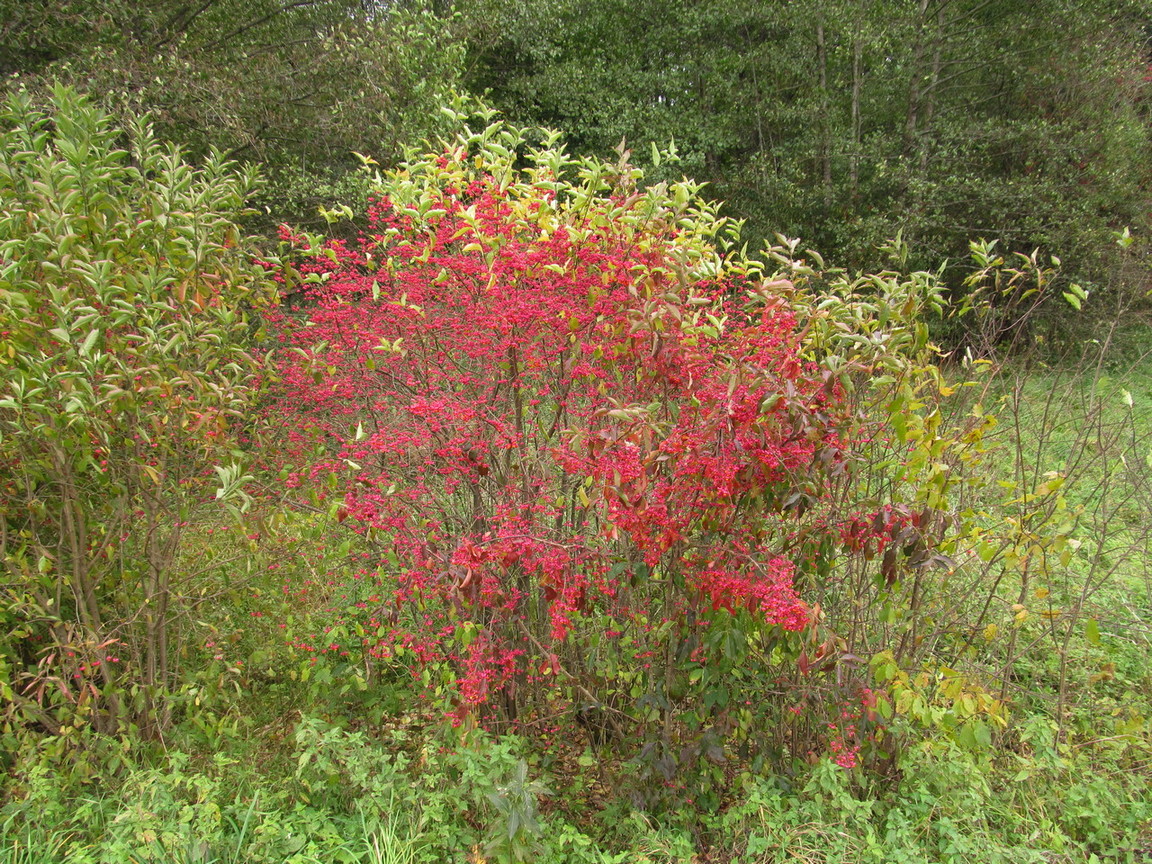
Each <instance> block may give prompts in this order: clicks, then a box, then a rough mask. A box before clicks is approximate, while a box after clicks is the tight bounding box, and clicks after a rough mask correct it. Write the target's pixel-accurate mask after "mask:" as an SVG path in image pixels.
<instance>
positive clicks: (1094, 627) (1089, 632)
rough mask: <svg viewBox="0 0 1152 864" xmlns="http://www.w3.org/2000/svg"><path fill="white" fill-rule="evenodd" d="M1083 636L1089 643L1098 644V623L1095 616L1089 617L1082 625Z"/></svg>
mask: <svg viewBox="0 0 1152 864" xmlns="http://www.w3.org/2000/svg"><path fill="white" fill-rule="evenodd" d="M1084 638H1085V639H1087V640H1088V643H1089V644H1090V645H1099V644H1100V625H1099V624H1097V623H1096V619H1095V618H1089V619H1088V622H1087V623H1086V624H1085V625H1084Z"/></svg>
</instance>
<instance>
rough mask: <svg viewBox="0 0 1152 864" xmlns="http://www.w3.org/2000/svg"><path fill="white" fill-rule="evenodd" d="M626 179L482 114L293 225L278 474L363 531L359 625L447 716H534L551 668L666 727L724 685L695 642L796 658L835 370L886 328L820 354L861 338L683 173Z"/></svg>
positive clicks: (846, 437) (825, 484)
mask: <svg viewBox="0 0 1152 864" xmlns="http://www.w3.org/2000/svg"><path fill="white" fill-rule="evenodd" d="M525 151H527V155H526V156H525V155H523V154H524V153H525ZM517 153H520V154H522V155H521V156H520V157H519V158H520V159H521V160H522V161H523V163H524V164H525V166H526V167H523V168H520V167H517V166H518V164H519V162H518V160H517V156H516V154H517ZM625 155H626V154H625ZM638 179H639V172H638V171H637V170H636V169H634V168H632V167H631V166H630V165H629V164H628V163H627V161H626V159H625V158H622V159H621V161H620V163H619V164H617V165H615V166H610V165H606V164H602V163H599V162H595V161H590V160H583V161H576V160H572V159H570V158H568V157H567V156H565V155H564V154H563V153H562V152H561V151H559V150H557V149H555V148H554V147H552V146H551V145H550V144H548V145H545V146H543V147H541V148H539V149H530V148H528V147H527V145H526V143H525V140H524V138H523V136H522V135H521V134H520V133H517V132H515V131H514V130H510V129H507V128H505V127H503V126H502V125H499V124H496V125H494V126H492V127H490V128H489V129H488V130H487V131H486V132H484V133H483V134H481V135H472V136H463V137H462V138H461V139H460V140H459V141H458V142H457V143H456V144H455V145H453V146H452V147H449V148H447V149H446V150H445V151H444V152H442V153H441V154H439V155H435V156H429V157H426V158H425V159H423V160H421V161H416V162H413V163H410V164H409V165H407V166H405V167H404V169H402V170H401V171H399V172H396V173H395V174H392V175H390V176H388V177H387V178H382V179H379V182H378V188H379V196H378V198H376V199H375V201H374V203H373V204H372V206H371V209H370V212H369V213H368V229H367V231H366V232H365V233H364V234H363V235H362V236H361V237H360V238H359V239H358V240H357V241H356V242H342V241H330V242H327V243H323V244H322V243H320V242H319V241H316V240H314V239H309V238H304V237H293V236H292V235H291V234H290V232H287V230H285V239H288V240H291V241H294V242H295V243H296V244H297V245H298V247H299V248H301V249H303V250H304V251H305V252H306V258H305V263H304V264H303V265H302V266H301V268H300V269H301V271H302V272H303V273H305V274H306V278H305V280H304V282H303V284H302V285H301V288H300V291H299V292H298V299H299V302H298V304H297V307H296V310H295V311H290V310H287V309H286V310H283V312H282V315H281V317H280V320H279V321H278V322H277V325H278V326H279V328H280V333H281V339H282V341H283V344H284V346H285V349H286V350H285V351H284V352H283V354H282V358H283V360H282V367H281V371H282V386H283V397H282V400H281V402H280V404H279V405H278V406H277V412H278V416H279V417H281V418H282V420H283V422H284V428H285V438H286V439H287V440H290V441H291V442H292V448H293V449H294V452H295V454H296V456H297V457H298V458H299V459H300V460H301V461H300V462H299V465H298V470H297V471H296V472H295V473H294V474H293V475H292V482H293V483H297V484H308V483H311V482H314V481H315V482H319V483H321V484H323V483H325V482H326V483H327V484H328V486H327V487H326V491H325V492H324V493H322V494H325V495H326V494H331V493H334V494H335V496H336V500H335V501H333V502H332V506H333V509H334V512H335V514H336V517H337V518H339V519H341V520H348V521H347V523H346V524H354V525H355V526H356V528H357V530H359V531H361V532H362V533H363V534H364V535H365V536H366V537H367V538H368V539H369V540H370V541H372V542H373V543H374V544H376V545H377V546H378V547H379V548H380V551H381V561H382V564H381V568H380V579H381V584H382V585H383V586H384V587H385V589H386V590H385V592H384V594H385V596H386V598H387V601H386V602H385V604H384V607H383V608H382V609H380V610H379V611H378V612H376V613H375V614H374V615H373V617H372V618H371V621H370V623H371V624H372V625H374V626H373V627H372V628H370V630H369V632H370V633H373V634H375V635H371V636H369V637H368V638H367V641H366V646H365V647H366V649H367V650H368V651H369V652H370V653H372V654H374V655H375V656H377V657H381V658H385V657H392V656H394V655H400V656H402V657H403V658H412V661H413V668H414V669H415V670H416V671H417V672H418V673H419V674H422V675H423V676H424V679H425V681H427V682H428V683H429V684H430V685H431V686H432V687H436V686H439V687H440V688H441V691H442V692H443V693H444V694H445V695H446V696H447V697H448V698H449V699H450V700H451V704H452V705H453V709H452V710H453V712H454V714H455V715H456V716H458V717H460V716H463V715H465V714H469V713H473V714H476V715H478V716H479V717H480V718H481V719H485V720H489V721H492V720H500V719H504V720H515V719H517V718H520V719H524V716H525V708H526V707H529V708H530V709H531V710H532V711H533V712H535V714H536V715H538V716H542V714H543V707H542V706H543V705H544V702H543V701H541V700H542V699H543V698H544V697H545V695H546V694H548V693H555V692H557V689H559V690H560V691H562V692H564V693H565V694H567V696H568V697H570V698H571V699H572V700H573V701H574V702H576V703H578V704H580V703H582V704H584V705H585V706H586V707H587V706H593V707H595V708H597V709H598V710H603V711H604V712H610V713H611V714H613V715H618V718H616V717H613V718H609V719H611V720H612V721H613V723H614V724H615V723H616V721H617V719H618V720H619V722H620V723H628V724H633V725H635V724H641V725H643V724H645V723H657V721H659V723H658V724H657V725H659V726H660V727H661V729H662V734H663V737H664V739H665V741H666V743H668V741H667V739H668V738H669V736H670V735H671V734H672V731H671V730H672V725H673V716H674V715H677V722H681V721H682V720H683V715H682V709H683V708H684V707H685V706H687V707H688V708H690V709H692V710H694V711H695V715H694V716H695V717H696V721H695V722H696V725H697V726H698V727H703V725H704V724H705V723H708V722H711V721H710V718H714V716H715V715H716V714H717V712H720V711H722V710H723V709H724V708H725V705H726V704H727V702H728V700H729V695H723V696H722V697H721V696H720V695H717V692H718V691H717V689H716V686H715V682H711V683H709V680H708V676H707V675H706V674H704V673H703V672H702V671H701V670H702V669H703V668H704V667H706V666H707V665H708V664H709V663H711V662H712V661H713V659H715V658H716V657H717V656H719V655H724V654H725V653H726V652H727V653H728V654H729V655H731V656H729V657H728V659H729V660H735V659H736V658H735V657H734V655H732V652H733V651H736V652H743V654H747V652H748V647H747V646H749V645H752V644H753V643H755V644H757V645H759V646H760V648H761V649H762V650H763V651H764V653H763V654H762V655H761V657H762V659H763V660H764V662H769V659H770V657H769V655H772V645H773V644H774V645H776V646H777V647H779V649H780V651H783V652H784V653H783V655H781V654H779V652H778V653H777V655H776V658H775V660H774V661H772V662H777V661H779V659H780V657H781V656H783V657H785V658H788V657H790V658H791V660H790V662H793V663H794V661H795V657H796V655H797V652H798V651H799V648H800V642H801V640H800V638H799V637H789V636H788V634H789V633H795V632H796V631H803V630H804V629H805V628H806V627H808V626H809V624H810V623H811V622H812V621H813V616H812V614H811V610H810V608H809V606H808V605H807V604H806V603H805V601H804V598H803V596H802V593H803V592H802V591H801V590H800V589H799V587H798V585H797V582H796V575H797V565H798V563H800V559H801V557H803V556H804V555H807V554H809V551H810V550H809V547H810V545H811V544H807V543H806V542H804V536H806V535H805V534H804V532H803V531H801V530H799V528H800V526H801V525H809V526H810V525H813V524H816V523H817V522H819V521H820V519H821V518H823V519H824V520H825V521H826V519H827V517H826V515H825V516H824V517H819V515H818V514H820V513H821V512H822V509H821V502H822V501H824V500H825V496H826V495H827V491H828V489H829V488H830V487H829V479H830V478H835V477H837V476H840V477H844V476H847V472H848V462H849V456H848V452H847V451H848V450H849V449H850V447H851V444H852V441H851V434H852V433H851V429H852V428H854V427H853V426H852V424H851V421H852V415H851V411H850V410H849V408H848V404H849V403H848V401H847V400H846V399H845V391H844V383H845V382H848V383H850V379H851V378H852V376H853V374H854V373H856V372H859V371H860V369H861V368H865V366H866V364H865V363H864V362H863V361H862V360H861V358H863V357H864V356H865V355H868V362H869V363H871V362H873V360H874V354H875V351H874V350H873V348H867V350H865V349H860V348H857V349H854V350H853V351H848V350H841V351H839V352H838V353H837V352H836V351H835V346H836V344H837V340H838V339H842V338H843V339H848V338H851V339H855V338H856V336H857V335H859V333H854V332H851V328H850V327H848V326H846V325H843V321H841V320H840V319H836V318H834V316H833V315H832V313H830V312H827V311H818V310H817V309H816V308H815V305H814V303H815V301H814V300H812V299H811V298H809V297H808V296H807V295H806V294H803V292H802V291H801V289H800V288H799V287H797V285H796V284H794V281H792V280H790V279H788V278H784V277H783V276H779V275H777V276H766V275H765V271H764V269H763V267H762V266H761V265H759V264H757V263H755V262H750V261H748V260H746V259H745V258H743V257H742V256H741V255H738V254H734V253H732V252H725V251H721V250H722V249H723V248H724V242H723V241H724V236H725V231H726V225H725V223H724V220H723V219H720V218H718V216H717V214H716V211H715V208H714V207H713V206H712V205H709V204H707V203H705V202H703V201H702V200H701V199H700V198H699V197H698V196H697V191H698V190H697V187H695V186H694V185H692V184H691V183H689V182H685V183H682V184H678V185H675V186H672V187H670V188H669V187H666V186H664V185H661V186H656V187H650V188H647V189H641V188H639V187H638V186H637V183H636V181H637V180H638ZM790 269H791V272H792V273H793V274H794V275H797V276H802V275H803V274H805V273H808V272H810V271H806V270H804V269H803V268H802V267H800V266H799V265H790ZM838 308H840V309H848V308H851V309H853V310H855V313H856V314H857V315H859V308H857V307H855V306H851V304H849V303H848V302H847V301H843V302H841V303H840V306H839V307H838ZM799 309H803V310H804V320H801V318H800V317H799V315H798V312H797V310H799ZM842 317H843V316H842ZM814 322H816V324H817V325H818V326H816V327H815V328H813V323H814ZM838 322H839V323H838ZM832 325H835V326H832ZM830 328H831V329H830ZM837 328H839V329H837ZM863 329H865V328H862V330H863ZM894 332H898V333H900V334H903V335H900V336H899V337H898V338H893V339H891V340H888V341H885V342H883V343H882V344H883V345H884V349H883V350H885V351H898V347H897V349H893V348H892V345H897V346H898V344H899V343H900V342H901V339H904V338H905V337H906V336H907V333H905V332H904V331H903V330H899V328H896V327H895V326H893V327H891V328H889V335H891V333H894ZM908 338H909V339H911V337H908ZM868 344H870V343H868V341H867V339H865V346H867V345H868ZM876 344H877V345H879V344H881V343H880V342H877V343H876ZM873 347H874V346H873ZM869 352H871V353H869ZM833 354H835V362H824V361H825V360H826V358H827V357H829V356H832V355H833ZM893 356H895V355H894V354H893ZM814 520H815V521H814ZM857 521H858V522H859V525H856V526H855V527H852V528H851V529H848V528H845V529H843V531H842V532H840V533H845V536H850V537H851V539H852V541H853V542H857V541H859V540H860V538H861V532H863V531H867V530H868V528H867V526H870V525H871V524H872V521H873V520H872V518H871V516H860V517H859V518H858V520H857ZM853 524H854V525H855V523H853ZM885 524H887V523H885ZM822 534H828V535H829V536H832V535H833V534H835V535H836V536H837V538H838V536H839V533H837V532H836V531H835V530H833V529H829V530H828V531H822ZM839 548H840V546H839V545H837V546H836V550H839ZM734 621H738V622H739V625H740V632H741V634H742V635H741V636H740V644H739V645H738V646H736V647H735V648H734V647H732V646H733V643H732V642H731V641H730V640H731V639H732V638H734V637H730V636H729V637H725V639H721V640H719V641H718V640H717V639H716V638H715V634H716V633H720V632H725V633H727V632H729V631H730V630H731V626H732V622H734ZM716 622H721V629H720V630H714V629H712V632H713V636H712V637H709V636H708V632H709V631H710V629H711V628H712V627H713V625H714V624H715V623H716ZM805 638H807V637H805ZM789 639H791V641H789ZM726 640H728V641H726ZM430 670H432V672H433V674H431V675H429V671H430ZM437 673H438V674H437ZM541 682H549V683H558V684H560V685H561V687H560V688H556V687H550V688H540V687H537V686H532V685H536V684H539V683H541ZM702 682H703V683H702ZM706 688H711V689H706ZM693 690H694V691H695V692H694V693H693V692H690V691H693ZM725 692H727V691H725ZM693 696H695V699H694V700H693V698H692V697H693ZM610 697H611V698H610ZM616 728H617V731H619V726H618V725H617V726H616Z"/></svg>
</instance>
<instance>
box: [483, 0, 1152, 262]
mask: <svg viewBox="0 0 1152 864" xmlns="http://www.w3.org/2000/svg"><path fill="white" fill-rule="evenodd" d="M482 15H483V17H484V19H485V20H489V21H494V22H497V23H494V24H491V25H488V26H483V25H480V24H476V25H474V28H473V29H472V30H471V31H470V45H471V49H470V50H471V55H472V62H471V64H470V67H469V68H470V73H469V79H468V80H469V82H470V84H471V85H472V86H473V87H474V88H477V89H488V90H490V91H491V94H492V98H493V99H494V100H495V101H496V102H497V104H498V105H499V106H501V107H503V108H505V109H506V110H507V111H508V112H509V113H510V114H511V116H512V117H514V118H518V119H523V120H526V121H528V120H530V121H533V122H542V123H546V124H550V125H553V126H555V127H557V128H561V129H564V130H566V131H567V132H568V133H569V134H570V136H571V137H570V140H571V141H572V144H573V146H574V147H575V148H576V149H578V150H592V151H596V152H601V153H604V152H607V151H608V150H609V148H611V147H614V146H615V145H616V144H617V143H618V142H619V141H620V139H621V137H625V138H627V139H628V140H629V142H631V143H632V144H643V143H644V142H646V141H647V140H649V139H654V140H656V141H658V142H666V141H668V140H669V139H671V138H673V137H674V138H675V140H676V142H677V144H678V146H679V148H680V151H681V153H682V155H683V158H684V165H683V168H682V170H684V171H686V172H687V173H689V174H691V175H693V176H695V177H696V178H697V179H700V180H705V181H708V182H710V183H711V184H712V185H711V189H712V191H713V194H714V195H716V196H717V197H718V198H722V199H724V200H726V201H727V202H728V208H729V209H728V211H727V212H729V213H731V214H732V215H734V216H737V217H741V218H746V219H747V220H748V226H747V229H746V231H745V236H746V238H747V239H750V240H751V241H753V243H755V242H758V241H760V240H761V239H762V238H764V237H771V236H772V235H773V234H774V233H776V232H783V233H786V234H788V235H789V236H802V237H804V238H805V240H806V241H811V242H812V243H814V244H815V245H817V246H818V247H819V248H821V249H823V250H824V251H825V252H826V254H830V255H832V256H834V257H835V258H836V259H837V260H838V261H839V262H841V263H845V264H847V265H848V266H850V267H853V268H867V267H874V266H879V265H880V264H882V263H883V262H882V261H881V260H880V257H881V255H880V253H879V252H878V247H879V246H880V245H881V244H882V242H883V241H884V240H885V238H888V237H892V236H895V235H896V233H897V232H899V231H902V232H903V234H904V236H905V238H911V239H914V241H915V242H914V243H913V244H912V247H913V248H914V249H915V253H914V257H915V258H916V259H917V260H916V261H914V262H913V263H915V264H919V265H931V266H933V267H935V266H938V265H939V264H940V263H941V262H943V261H944V260H946V259H953V260H956V259H958V258H964V257H966V255H967V249H968V242H969V240H970V239H973V238H975V237H979V236H986V237H999V238H1001V239H1002V241H1003V242H1004V243H1005V244H1007V247H1008V248H1010V249H1012V250H1019V251H1024V252H1031V250H1032V249H1033V248H1034V247H1036V246H1040V247H1043V248H1045V249H1047V250H1049V251H1050V252H1057V253H1059V254H1060V255H1061V256H1062V257H1063V258H1064V263H1065V267H1066V268H1067V269H1068V270H1069V272H1070V273H1071V274H1072V275H1074V276H1075V277H1077V278H1080V279H1081V280H1089V281H1093V280H1094V281H1095V282H1097V283H1102V282H1103V281H1105V278H1106V277H1105V275H1104V274H1105V273H1106V272H1107V270H1108V269H1109V268H1110V267H1113V266H1114V265H1115V264H1116V259H1115V256H1114V255H1113V253H1112V252H1110V251H1109V250H1110V249H1112V246H1111V244H1109V243H1107V242H1106V241H1107V239H1108V237H1109V234H1110V232H1111V231H1113V230H1115V229H1117V228H1118V227H1120V226H1123V225H1131V226H1132V227H1133V228H1134V229H1137V228H1140V227H1143V226H1144V225H1145V222H1146V212H1145V211H1146V209H1147V208H1146V206H1145V205H1146V198H1147V196H1146V193H1145V188H1146V179H1147V173H1146V165H1147V150H1148V126H1147V122H1146V117H1145V114H1144V108H1143V98H1144V97H1143V93H1144V88H1145V86H1146V82H1145V81H1144V64H1145V63H1146V58H1145V57H1144V49H1143V41H1142V40H1143V35H1142V33H1143V31H1142V29H1141V26H1142V24H1143V23H1144V22H1145V20H1146V13H1144V12H1142V11H1141V8H1140V6H1139V4H1121V5H1117V4H1100V3H1067V2H1063V0H1044V2H1040V3H1024V2H1019V0H916V2H892V0H871V2H866V3H859V2H830V3H828V2H820V3H817V2H812V0H802V2H795V3H789V4H778V3H763V2H756V0H742V2H719V0H700V2H684V3H674V4H669V3H657V2H651V3H638V4H637V3H620V2H616V0H565V2H561V3H559V4H557V3H547V4H545V3H537V2H534V0H522V2H515V3H513V2H502V0H491V2H490V3H489V5H488V7H486V9H485V12H484V13H482ZM678 170H681V169H679V168H678ZM959 279H960V277H959V276H957V278H956V281H957V282H958V281H959Z"/></svg>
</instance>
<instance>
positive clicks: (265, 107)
mask: <svg viewBox="0 0 1152 864" xmlns="http://www.w3.org/2000/svg"><path fill="white" fill-rule="evenodd" d="M48 5H49V6H50V7H51V8H50V9H49V10H44V9H40V10H38V12H37V14H36V15H35V16H31V15H29V14H28V10H27V8H26V6H27V4H24V3H20V2H16V3H11V2H8V0H5V2H4V4H3V7H0V10H2V12H3V14H0V20H5V21H6V22H7V23H6V24H5V25H4V26H5V35H7V36H8V39H9V44H8V47H7V49H6V52H5V54H4V55H2V56H0V69H2V70H3V71H5V72H8V73H20V74H21V76H22V80H27V82H28V83H30V84H32V85H34V86H41V87H47V86H48V83H47V82H50V81H52V80H54V79H60V80H64V81H66V82H70V83H72V84H74V85H75V86H77V87H79V88H81V89H83V90H85V91H86V92H89V93H92V94H96V95H97V96H98V98H100V99H101V101H102V102H103V103H104V104H105V105H106V106H107V107H108V108H110V109H111V110H113V111H115V112H119V113H122V114H124V115H125V116H126V115H127V114H130V113H140V112H143V111H147V112H149V113H150V114H151V115H152V117H153V119H154V124H155V127H156V131H157V134H158V135H159V136H161V137H162V138H165V139H168V140H173V141H179V142H181V144H182V145H183V146H184V147H185V148H186V149H187V151H188V153H189V155H190V156H191V157H192V158H200V157H201V156H202V155H204V154H205V153H206V152H207V151H208V149H209V148H210V147H217V148H219V149H220V150H222V151H223V152H224V153H225V154H226V155H228V156H229V157H231V158H237V159H244V160H250V161H257V160H258V161H260V162H262V163H264V165H265V166H266V171H267V173H268V175H269V178H270V184H269V186H268V188H267V190H266V192H265V194H264V196H263V198H262V199H261V201H260V203H261V204H263V205H266V206H267V207H269V208H270V209H271V210H272V211H273V213H272V216H273V224H275V221H279V220H282V219H289V220H292V221H308V220H312V219H316V218H317V215H316V208H317V205H318V204H327V203H329V201H330V199H331V198H332V197H333V196H334V195H336V194H337V193H336V191H335V190H334V189H333V187H334V186H337V187H338V186H339V184H340V182H341V180H342V178H344V177H345V176H346V175H347V173H348V171H349V169H350V168H353V167H355V166H356V165H358V164H359V163H358V162H357V161H356V160H355V158H354V157H353V156H352V152H353V151H358V152H364V153H372V154H373V155H374V156H375V157H376V158H378V159H389V158H394V157H396V156H397V155H398V154H399V153H400V151H401V149H402V148H403V145H404V144H406V143H408V142H412V141H418V140H420V139H421V138H423V137H426V136H429V135H432V134H433V133H435V132H436V131H437V130H438V129H439V123H440V121H441V120H443V119H444V118H443V115H441V114H440V112H439V105H440V104H441V102H442V101H443V99H444V97H445V95H446V93H447V91H448V89H449V88H450V87H451V86H452V84H453V83H454V82H455V81H456V77H457V74H458V71H459V68H460V62H461V59H462V54H461V50H460V48H459V47H458V46H457V43H455V42H453V41H451V40H450V38H449V33H448V22H447V21H446V20H445V19H442V18H439V17H437V16H435V15H433V14H432V12H430V11H429V10H428V9H427V8H426V7H425V6H424V5H423V4H420V3H411V4H396V5H391V4H390V5H385V6H379V5H377V4H372V3H362V2H360V0H295V2H293V0H257V2H238V0H197V2H190V0H189V2H185V0H162V2H158V3H150V4H145V5H141V4H139V3H135V2H125V0H99V2H94V3H85V4H79V3H72V2H68V0H55V2H52V3H50V4H48ZM4 7H11V8H4ZM348 191H349V190H348V189H347V188H343V189H340V194H346V193H347V192H348Z"/></svg>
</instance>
